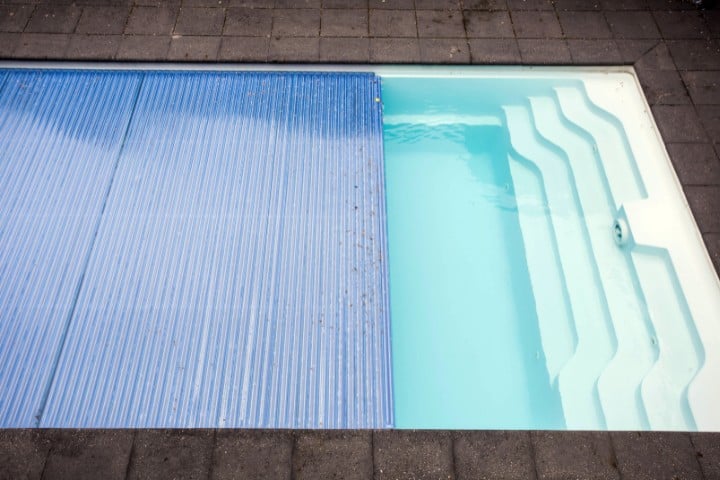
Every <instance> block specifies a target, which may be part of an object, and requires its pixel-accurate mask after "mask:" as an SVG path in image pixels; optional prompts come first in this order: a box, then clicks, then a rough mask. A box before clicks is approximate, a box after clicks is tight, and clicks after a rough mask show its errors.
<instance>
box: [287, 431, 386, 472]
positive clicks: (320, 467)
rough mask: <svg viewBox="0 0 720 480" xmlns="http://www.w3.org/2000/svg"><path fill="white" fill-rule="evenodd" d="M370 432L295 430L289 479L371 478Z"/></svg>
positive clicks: (371, 453)
mask: <svg viewBox="0 0 720 480" xmlns="http://www.w3.org/2000/svg"><path fill="white" fill-rule="evenodd" d="M371 435H372V432H369V431H361V432H351V431H340V432H333V431H314V432H300V433H298V434H297V438H296V439H295V449H294V451H293V458H292V466H293V478H295V479H297V480H303V479H306V478H308V479H317V478H338V479H340V478H342V479H347V480H354V479H371V478H373V458H372V455H373V452H372V448H371Z"/></svg>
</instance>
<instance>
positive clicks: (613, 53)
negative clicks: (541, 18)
mask: <svg viewBox="0 0 720 480" xmlns="http://www.w3.org/2000/svg"><path fill="white" fill-rule="evenodd" d="M567 45H568V48H569V49H570V55H571V56H572V61H573V62H574V63H577V64H580V65H618V64H621V63H623V62H622V57H621V56H620V52H619V51H618V48H617V45H616V44H615V42H614V41H613V40H568V41H567Z"/></svg>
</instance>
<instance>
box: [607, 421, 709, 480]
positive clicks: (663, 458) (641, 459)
mask: <svg viewBox="0 0 720 480" xmlns="http://www.w3.org/2000/svg"><path fill="white" fill-rule="evenodd" d="M612 439H613V444H614V445H615V453H616V455H617V461H618V468H619V469H620V473H621V474H622V475H623V477H625V478H637V479H638V480H640V479H647V480H651V479H652V480H655V479H659V478H668V479H670V478H682V479H683V480H693V479H697V480H700V479H701V478H702V474H701V472H700V466H699V464H698V462H697V459H696V458H695V451H694V449H693V447H692V444H691V443H690V435H689V434H687V433H670V432H617V433H613V434H612Z"/></svg>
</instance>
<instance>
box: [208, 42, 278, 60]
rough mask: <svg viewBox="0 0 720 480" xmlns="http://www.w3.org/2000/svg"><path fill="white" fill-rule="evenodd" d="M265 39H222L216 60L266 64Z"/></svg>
mask: <svg viewBox="0 0 720 480" xmlns="http://www.w3.org/2000/svg"><path fill="white" fill-rule="evenodd" d="M269 48H270V39H269V38H267V37H223V39H222V42H221V45H220V52H219V54H218V59H219V60H221V61H231V62H267V59H268V50H269Z"/></svg>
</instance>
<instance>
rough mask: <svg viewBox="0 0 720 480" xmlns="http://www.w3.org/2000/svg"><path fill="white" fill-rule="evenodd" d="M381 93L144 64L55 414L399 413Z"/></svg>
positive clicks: (182, 420)
mask: <svg viewBox="0 0 720 480" xmlns="http://www.w3.org/2000/svg"><path fill="white" fill-rule="evenodd" d="M378 96H379V84H378V82H377V80H376V78H375V77H374V76H373V75H368V74H310V73H295V74H269V73H268V74H265V73H244V74H238V73H202V74H201V73H147V74H146V76H145V79H144V81H143V86H142V89H141V92H140V96H139V99H138V103H137V107H136V110H135V115H134V117H133V120H132V123H131V127H130V131H129V134H128V139H127V142H126V144H125V147H124V150H123V152H122V155H121V159H120V162H119V166H118V170H117V174H116V176H115V179H114V181H113V186H112V190H111V192H110V196H109V198H108V201H107V206H106V209H105V212H104V214H103V218H102V222H101V225H100V228H99V231H98V237H97V241H96V244H95V247H94V249H93V252H92V255H91V258H90V260H89V264H88V268H87V272H86V273H85V280H84V282H83V287H82V289H81V291H80V294H79V298H78V302H77V306H76V309H75V315H74V318H73V320H72V323H71V325H70V328H69V332H68V336H67V341H66V345H65V348H64V350H63V352H62V356H61V359H60V362H59V366H58V370H57V374H56V376H55V379H54V382H53V385H52V389H51V391H50V395H49V398H48V407H47V409H46V413H45V415H44V416H43V418H42V425H43V426H79V427H99V426H109V427H114V426H132V427H160V426H164V427H180V426H183V427H196V426H203V427H214V426H222V427H231V426H232V427H234V426H252V427H326V428H334V427H382V426H387V425H391V424H392V405H391V380H390V359H389V338H388V336H389V319H388V318H389V315H388V293H387V271H386V265H385V251H386V247H385V241H386V240H385V237H386V235H385V213H384V212H385V209H384V187H383V186H384V181H383V166H382V125H381V112H380V104H379V103H378V101H377V98H378Z"/></svg>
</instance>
